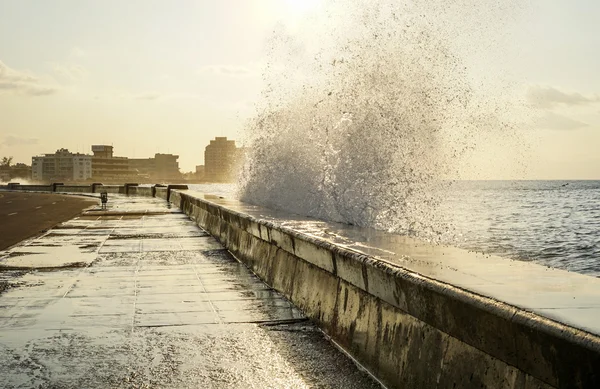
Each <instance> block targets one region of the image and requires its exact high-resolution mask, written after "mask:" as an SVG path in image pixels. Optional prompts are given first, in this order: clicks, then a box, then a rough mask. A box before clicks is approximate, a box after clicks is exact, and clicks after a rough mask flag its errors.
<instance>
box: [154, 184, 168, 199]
mask: <svg viewBox="0 0 600 389" xmlns="http://www.w3.org/2000/svg"><path fill="white" fill-rule="evenodd" d="M167 194H168V191H167V187H162V186H157V187H156V188H155V194H154V195H155V197H159V198H161V199H164V200H166V199H167Z"/></svg>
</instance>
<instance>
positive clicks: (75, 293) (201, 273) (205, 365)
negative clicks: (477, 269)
mask: <svg viewBox="0 0 600 389" xmlns="http://www.w3.org/2000/svg"><path fill="white" fill-rule="evenodd" d="M0 265H4V268H0V283H2V282H3V283H4V285H5V291H4V292H3V293H2V294H1V295H0V377H2V378H1V381H0V387H3V388H31V387H43V388H109V387H112V388H117V387H118V388H150V387H153V388H191V387H193V388H312V387H319V388H357V389H358V388H377V387H379V385H378V384H376V383H375V382H374V381H373V380H371V379H370V378H369V376H367V375H366V374H365V373H363V372H361V371H359V370H358V369H357V368H356V366H355V365H354V364H353V363H352V362H351V361H350V360H349V359H348V358H347V357H346V356H345V355H343V354H342V353H341V352H340V351H338V350H337V349H336V348H335V347H333V346H332V344H331V343H329V342H328V341H327V340H326V339H325V338H324V336H323V334H322V333H321V332H320V331H319V330H318V329H317V328H316V327H315V326H314V325H313V324H311V323H310V322H308V321H306V319H305V316H304V315H303V314H302V312H300V311H299V310H298V309H296V308H295V307H294V306H293V305H291V304H290V303H289V302H288V301H287V300H286V299H285V298H283V296H282V295H280V294H279V293H277V292H275V291H274V290H272V289H271V288H269V287H268V286H267V285H265V284H264V283H263V282H261V281H260V280H259V279H258V278H257V277H255V276H254V275H253V274H252V273H251V272H250V271H249V270H248V269H247V268H246V267H245V266H244V265H242V264H240V263H239V262H237V261H236V260H235V259H233V258H232V256H231V255H230V254H229V253H228V252H227V251H226V250H224V249H223V248H222V246H221V245H220V244H219V243H218V242H217V241H216V240H215V239H214V238H212V237H210V236H208V234H206V233H205V232H204V231H202V230H200V229H198V228H197V227H196V225H195V224H194V223H193V222H191V221H190V220H189V219H188V218H187V217H186V216H185V215H183V214H182V213H181V212H180V210H179V209H177V208H176V207H169V206H167V204H166V203H165V202H164V200H159V199H152V198H141V197H140V198H135V197H124V196H118V195H115V196H110V198H109V208H108V210H107V211H97V210H96V211H90V212H87V213H86V214H84V215H83V216H81V217H78V218H75V219H73V220H70V221H68V222H66V223H63V224H62V225H60V226H58V227H57V228H54V229H52V230H50V231H49V232H48V233H47V234H46V235H44V236H42V237H40V238H38V239H35V240H33V241H31V242H29V243H28V244H27V245H23V246H17V247H15V248H13V249H11V250H9V251H8V252H2V253H0Z"/></svg>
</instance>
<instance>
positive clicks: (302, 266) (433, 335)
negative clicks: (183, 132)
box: [170, 191, 600, 388]
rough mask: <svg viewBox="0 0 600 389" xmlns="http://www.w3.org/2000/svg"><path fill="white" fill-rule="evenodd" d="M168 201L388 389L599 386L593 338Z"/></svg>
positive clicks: (307, 240) (292, 233)
mask: <svg viewBox="0 0 600 389" xmlns="http://www.w3.org/2000/svg"><path fill="white" fill-rule="evenodd" d="M170 201H171V202H172V203H173V204H175V205H177V206H179V207H180V208H182V209H183V210H184V212H185V213H186V214H188V215H189V216H190V217H192V219H194V220H195V221H196V222H197V224H198V225H199V226H200V227H202V228H204V229H206V230H207V231H208V232H209V233H211V234H212V235H213V236H215V237H217V238H218V239H219V240H220V241H221V243H222V244H223V245H225V246H226V247H227V248H228V249H229V250H230V251H231V252H232V253H233V254H234V255H235V256H236V257H237V258H238V259H240V260H241V261H243V262H244V263H246V264H247V265H248V266H249V267H250V268H251V269H252V270H253V271H254V272H255V273H256V274H257V275H258V276H259V277H261V278H262V279H263V280H265V281H266V282H267V283H268V284H269V285H271V286H272V287H273V288H275V289H277V290H278V291H280V292H282V293H283V294H285V295H286V297H288V298H289V299H290V300H291V301H292V302H293V303H294V304H296V305H297V306H298V307H299V308H300V309H302V310H303V311H304V312H305V313H306V314H307V315H308V316H309V317H311V318H312V319H313V320H315V321H317V322H318V323H319V325H320V326H321V327H322V328H323V329H324V331H325V332H326V333H327V334H328V335H330V336H331V337H332V339H333V340H335V341H336V342H337V343H338V344H339V345H340V346H341V347H342V348H344V349H345V350H346V351H347V352H348V353H349V354H351V355H352V356H353V357H354V358H356V359H357V360H358V361H359V362H360V363H361V364H363V365H364V366H365V367H367V368H368V369H369V370H370V371H371V372H372V373H373V374H374V375H375V376H377V377H378V378H379V379H381V380H382V381H383V382H384V383H385V384H386V385H387V386H388V387H390V388H434V387H440V388H482V387H483V388H552V387H555V388H596V387H600V338H598V337H597V336H596V335H593V334H590V333H588V332H585V331H582V330H578V329H576V328H573V327H569V326H566V325H563V324H561V323H558V322H555V321H551V320H549V319H546V318H544V317H541V316H539V315H536V314H534V313H532V312H528V311H525V310H522V309H518V308H516V307H514V306H511V305H508V304H505V303H503V302H501V301H497V300H495V299H492V298H487V297H484V296H481V295H478V294H475V293H472V292H469V291H467V290H464V289H462V288H458V287H455V286H454V285H451V284H448V283H444V282H440V281H437V280H435V279H432V278H429V277H425V276H423V275H421V274H418V273H415V272H412V271H409V270H407V269H405V268H403V267H400V266H395V265H393V264H390V263H386V262H384V261H381V260H378V259H376V258H374V257H372V256H369V255H365V254H363V253H360V252H357V251H354V250H349V249H346V248H344V247H342V246H339V245H336V244H332V243H330V242H328V241H327V240H324V239H320V238H316V237H314V236H310V235H307V234H304V233H301V232H299V231H297V230H294V229H290V228H286V227H282V226H281V225H278V224H276V223H273V222H270V221H266V220H260V219H257V218H255V217H253V216H251V215H249V214H244V213H243V212H239V211H236V210H234V209H230V208H229V207H228V206H227V203H226V202H223V203H224V204H217V203H214V202H212V201H210V200H207V199H204V198H201V197H200V196H197V195H193V194H191V193H186V192H180V191H173V193H171V197H170ZM542 269H543V268H542V267H541V266H540V271H541V270H542Z"/></svg>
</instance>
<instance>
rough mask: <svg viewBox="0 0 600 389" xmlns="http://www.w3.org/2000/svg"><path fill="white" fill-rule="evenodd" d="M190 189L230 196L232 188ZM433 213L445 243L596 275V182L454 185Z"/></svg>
mask: <svg viewBox="0 0 600 389" xmlns="http://www.w3.org/2000/svg"><path fill="white" fill-rule="evenodd" d="M191 189H194V190H198V191H202V192H205V193H211V194H216V195H219V196H222V197H226V198H235V197H236V186H235V185H233V184H200V185H191ZM437 212H438V213H439V216H440V217H439V218H436V220H437V221H438V223H442V224H444V225H445V226H448V227H449V230H450V231H451V233H449V234H447V236H446V237H445V238H444V242H443V243H445V244H450V245H453V246H457V247H461V248H464V249H467V250H470V251H477V252H483V253H486V254H494V255H498V256H501V257H505V258H510V259H517V260H522V261H532V262H536V263H539V264H541V265H545V266H549V267H553V268H559V269H564V270H568V271H572V272H577V273H581V274H587V275H590V276H594V277H600V180H598V181H596V180H589V181H455V182H452V183H451V185H449V186H447V187H446V189H445V196H442V200H441V204H440V205H439V207H438V211H437ZM303 216H306V215H303Z"/></svg>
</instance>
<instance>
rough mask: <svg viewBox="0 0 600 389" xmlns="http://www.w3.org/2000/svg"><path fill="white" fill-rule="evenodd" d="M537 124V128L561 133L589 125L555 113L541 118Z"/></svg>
mask: <svg viewBox="0 0 600 389" xmlns="http://www.w3.org/2000/svg"><path fill="white" fill-rule="evenodd" d="M535 124H536V127H537V128H541V129H546V130H559V131H570V130H577V129H579V128H584V127H587V126H588V124H587V123H584V122H580V121H579V120H575V119H571V118H568V117H566V116H563V115H559V114H557V113H554V112H546V114H545V115H544V116H542V117H540V118H539V119H538V120H537V121H536V123H535Z"/></svg>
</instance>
